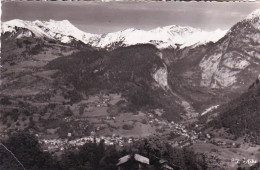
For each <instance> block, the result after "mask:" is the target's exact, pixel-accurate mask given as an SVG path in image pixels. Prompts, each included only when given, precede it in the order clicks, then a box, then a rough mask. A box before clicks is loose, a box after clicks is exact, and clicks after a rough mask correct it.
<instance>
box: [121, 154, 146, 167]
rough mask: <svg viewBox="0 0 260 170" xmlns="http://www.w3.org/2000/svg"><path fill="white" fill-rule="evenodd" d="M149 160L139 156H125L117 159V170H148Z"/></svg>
mask: <svg viewBox="0 0 260 170" xmlns="http://www.w3.org/2000/svg"><path fill="white" fill-rule="evenodd" d="M148 166H149V159H148V158H146V157H144V156H142V155H139V154H132V155H126V156H123V157H122V158H120V159H119V161H118V163H117V167H118V170H148Z"/></svg>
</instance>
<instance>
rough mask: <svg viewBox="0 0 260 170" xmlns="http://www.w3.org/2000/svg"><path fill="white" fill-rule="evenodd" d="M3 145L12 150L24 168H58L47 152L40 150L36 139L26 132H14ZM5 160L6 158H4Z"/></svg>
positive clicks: (34, 169)
mask: <svg viewBox="0 0 260 170" xmlns="http://www.w3.org/2000/svg"><path fill="white" fill-rule="evenodd" d="M4 145H5V146H6V147H7V148H8V149H9V150H11V151H12V152H13V154H14V155H15V156H16V157H17V159H18V160H19V161H20V162H21V163H22V164H23V166H24V167H25V169H28V170H37V169H43V170H44V169H46V170H47V169H48V170H49V169H58V168H59V166H58V165H57V164H55V162H54V160H53V159H52V157H51V155H50V154H49V153H45V152H42V151H41V149H40V144H39V142H38V140H37V139H36V138H35V137H34V136H33V135H30V134H28V133H25V132H23V133H15V134H13V135H12V136H10V137H9V139H8V140H7V141H5V142H4ZM6 161H7V160H6Z"/></svg>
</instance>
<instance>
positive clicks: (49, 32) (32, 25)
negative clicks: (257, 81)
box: [2, 19, 226, 49]
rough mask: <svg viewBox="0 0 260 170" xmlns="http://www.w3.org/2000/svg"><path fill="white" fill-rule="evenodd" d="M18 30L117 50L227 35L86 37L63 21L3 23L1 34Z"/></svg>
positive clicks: (177, 29) (174, 31)
mask: <svg viewBox="0 0 260 170" xmlns="http://www.w3.org/2000/svg"><path fill="white" fill-rule="evenodd" d="M17 28H26V29H28V30H30V31H32V33H33V34H34V35H35V36H37V37H42V36H43V37H48V38H52V39H56V40H59V41H61V42H63V43H70V42H71V40H72V39H73V38H75V39H76V40H79V41H82V42H83V43H85V44H89V45H91V46H93V47H97V48H116V47H117V46H130V45H136V44H147V43H148V44H154V45H155V46H156V47H157V48H160V49H162V48H176V47H180V48H183V47H187V46H191V45H198V44H204V43H206V42H209V41H212V42H216V41H217V40H219V39H220V38H222V37H223V36H224V35H225V33H226V31H222V30H219V29H218V30H216V31H213V32H206V31H202V30H200V29H195V28H191V27H182V26H176V25H172V26H166V27H159V28H156V29H153V30H150V31H145V30H138V29H134V28H130V29H126V30H123V31H118V32H114V33H108V34H102V35H97V34H90V33H85V32H83V31H81V30H79V29H78V28H76V27H75V26H74V25H72V24H71V23H70V22H69V21H68V20H63V21H54V20H49V21H39V20H36V21H23V20H19V19H15V20H11V21H7V22H5V23H3V29H2V33H5V32H12V33H15V32H16V31H17ZM26 34H27V35H24V36H28V33H26ZM22 36H23V35H22Z"/></svg>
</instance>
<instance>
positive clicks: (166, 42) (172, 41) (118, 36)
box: [93, 25, 226, 49]
mask: <svg viewBox="0 0 260 170" xmlns="http://www.w3.org/2000/svg"><path fill="white" fill-rule="evenodd" d="M225 33H226V31H222V30H216V31H213V32H206V31H202V30H200V29H195V28H191V27H182V26H176V25H172V26H166V27H162V28H161V27H159V28H156V29H153V30H150V31H145V30H138V29H134V28H130V29H126V30H124V31H118V32H115V33H108V34H105V35H102V36H101V37H100V41H99V42H96V43H94V44H93V45H94V46H96V47H100V48H107V47H112V46H113V45H114V44H118V43H119V44H121V45H123V46H130V45H135V44H146V43H148V44H154V45H155V46H156V47H157V48H160V49H163V48H176V47H177V46H180V47H181V48H183V47H187V46H191V45H195V44H201V43H206V42H209V41H213V42H215V41H217V40H219V39H220V38H221V37H223V36H224V35H225Z"/></svg>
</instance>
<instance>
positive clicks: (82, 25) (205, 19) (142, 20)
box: [1, 1, 260, 34]
mask: <svg viewBox="0 0 260 170" xmlns="http://www.w3.org/2000/svg"><path fill="white" fill-rule="evenodd" d="M258 8H260V3H256V2H251V3H250V2H221V3H220V2H82V1H81V2H75V1H74V2H57V1H56V2H43V1H40V2H37V1H34V2H25V1H23V2H5V3H3V4H2V17H1V20H2V21H3V22H4V21H8V20H11V19H22V20H29V21H34V20H49V19H53V20H64V19H67V20H69V21H70V22H71V23H72V24H73V25H75V26H76V27H78V28H79V29H81V30H82V31H85V32H89V33H96V34H102V33H108V32H115V31H119V30H123V29H127V28H137V29H144V30H150V29H154V28H156V27H163V26H168V25H181V26H190V27H195V28H201V29H203V30H208V31H211V30H216V29H222V30H226V29H229V28H230V27H231V26H232V25H234V24H235V23H236V22H238V21H240V20H242V19H243V18H244V17H246V16H247V15H248V14H249V13H251V12H253V11H254V10H256V9H258Z"/></svg>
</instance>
